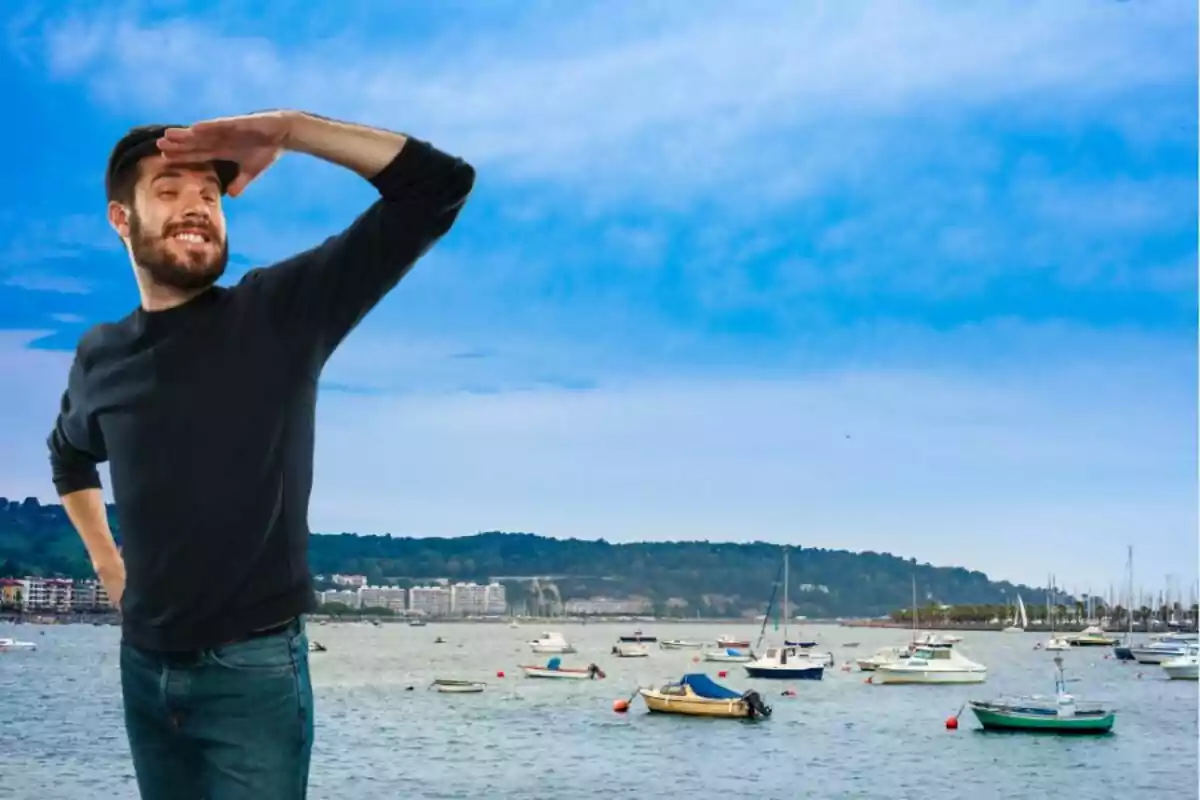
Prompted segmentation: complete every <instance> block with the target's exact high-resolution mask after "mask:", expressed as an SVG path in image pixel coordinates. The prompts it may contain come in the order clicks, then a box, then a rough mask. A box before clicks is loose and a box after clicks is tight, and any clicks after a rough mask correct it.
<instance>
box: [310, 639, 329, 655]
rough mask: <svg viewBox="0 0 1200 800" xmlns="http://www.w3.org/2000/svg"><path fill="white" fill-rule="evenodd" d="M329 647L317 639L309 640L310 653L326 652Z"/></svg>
mask: <svg viewBox="0 0 1200 800" xmlns="http://www.w3.org/2000/svg"><path fill="white" fill-rule="evenodd" d="M328 649H329V648H328V647H326V646H325V645H323V644H321V643H320V642H318V641H316V640H315V639H310V640H309V642H308V652H310V653H324V652H325V651H326V650H328Z"/></svg>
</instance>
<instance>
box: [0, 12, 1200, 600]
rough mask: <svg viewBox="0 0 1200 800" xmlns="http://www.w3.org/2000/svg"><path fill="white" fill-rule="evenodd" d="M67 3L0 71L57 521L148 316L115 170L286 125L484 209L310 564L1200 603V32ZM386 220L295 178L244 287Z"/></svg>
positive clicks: (382, 312)
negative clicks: (175, 135)
mask: <svg viewBox="0 0 1200 800" xmlns="http://www.w3.org/2000/svg"><path fill="white" fill-rule="evenodd" d="M44 5H45V4H33V3H30V4H28V5H27V6H21V5H20V4H18V3H13V4H7V5H6V9H8V10H9V11H8V13H9V14H10V16H9V18H8V19H7V20H6V25H5V27H4V30H3V35H4V39H3V45H4V46H3V48H2V49H0V70H2V72H0V74H2V75H3V76H4V83H5V86H6V91H7V93H8V94H9V95H10V96H11V95H15V97H14V98H11V99H10V100H9V102H8V107H9V108H10V109H15V110H19V113H20V116H19V117H18V120H19V122H18V123H17V124H10V125H8V126H5V127H4V128H3V129H2V130H0V141H2V142H3V144H4V145H6V146H7V147H8V148H9V150H10V152H12V153H14V154H15V155H14V157H13V158H11V159H10V162H9V164H8V165H7V171H8V175H9V181H10V182H9V186H10V187H11V188H10V193H9V198H10V199H9V202H8V203H6V204H5V207H4V208H3V210H0V370H2V371H3V374H4V375H5V376H6V378H5V380H6V383H8V384H9V387H11V389H12V390H11V391H8V390H7V389H8V388H9V387H6V391H5V392H3V393H2V396H0V419H3V420H4V422H3V426H2V427H3V429H2V430H0V494H7V495H9V496H24V495H28V494H34V495H39V496H41V497H43V498H45V499H51V498H52V495H53V491H52V488H51V486H50V483H49V476H48V474H47V466H46V458H45V452H44V444H43V441H44V437H45V433H46V431H48V429H49V426H50V425H51V423H52V421H53V415H54V413H55V409H56V402H57V398H58V394H59V392H61V390H62V387H63V384H64V381H65V375H66V369H67V365H68V363H69V358H70V350H71V348H73V346H74V343H75V341H76V340H77V338H78V337H79V335H80V333H81V332H82V331H83V330H85V329H86V328H87V326H89V325H91V324H94V323H96V322H98V321H102V320H107V319H113V318H117V317H120V316H122V315H124V314H125V313H127V312H128V311H129V310H130V309H131V308H133V306H134V304H135V303H136V294H135V287H134V283H133V279H132V275H131V273H130V269H129V266H128V263H127V261H126V260H125V256H124V253H123V251H122V250H121V248H120V245H119V242H118V241H117V239H116V237H115V235H114V234H113V233H111V231H109V230H108V229H107V227H106V224H105V221H104V198H103V185H102V174H103V166H104V161H105V158H106V157H107V153H108V150H109V148H110V147H111V146H112V143H113V142H114V141H115V140H116V139H117V138H118V137H119V136H120V135H121V133H123V132H124V130H125V129H126V128H128V127H129V126H131V125H135V124H142V123H145V122H149V121H158V122H175V121H184V122H187V121H191V120H195V119H201V118H204V117H209V116H217V115H225V114H231V113H239V112H246V111H252V110H256V109H262V108H273V107H292V108H299V109H303V110H310V111H314V112H317V113H321V114H326V115H330V116H334V117H338V118H346V119H351V120H354V121H359V122H365V123H369V124H377V125H382V126H386V127H391V128H394V129H399V130H403V131H406V132H409V133H412V134H414V135H417V136H420V137H422V138H426V139H429V140H431V141H433V142H435V143H436V144H438V145H439V146H440V147H442V148H443V149H446V150H448V151H451V152H453V153H455V154H459V155H462V156H464V157H465V158H467V159H468V160H470V161H471V162H472V163H473V164H475V165H476V167H477V169H478V171H479V178H478V181H477V184H476V187H477V188H476V190H475V194H474V195H473V197H472V199H471V201H470V203H469V205H468V207H467V209H466V210H465V211H464V213H463V214H462V216H461V217H460V219H459V222H458V224H457V226H456V228H455V229H454V230H453V231H452V233H451V234H450V235H449V236H448V237H447V239H446V240H445V241H444V242H442V243H441V244H440V245H439V246H438V247H437V248H436V249H435V250H434V251H433V252H432V253H431V254H430V255H429V256H428V257H427V258H426V259H425V260H424V261H423V262H422V264H421V265H420V266H419V267H418V268H417V269H416V270H415V271H414V272H413V273H412V274H411V275H410V276H409V278H407V279H406V280H405V282H404V283H403V284H401V286H400V287H399V288H398V289H397V290H396V291H395V292H394V293H393V294H392V295H391V296H390V297H389V298H388V299H387V300H386V301H385V302H384V303H383V304H382V305H381V306H380V307H379V308H378V309H377V310H376V312H375V313H374V314H373V315H372V316H371V317H369V318H368V320H367V321H366V322H365V323H364V324H363V325H362V326H361V327H360V328H359V329H358V330H357V331H356V332H355V333H354V334H353V335H352V336H351V338H350V339H349V340H347V342H346V343H345V345H344V346H343V348H342V350H341V351H339V352H338V354H337V355H336V356H335V358H334V359H333V361H332V362H331V363H330V365H329V367H328V369H327V371H326V373H325V376H324V379H325V381H324V391H323V393H322V396H321V399H320V404H319V417H320V428H319V431H318V446H317V483H316V487H315V490H314V496H313V502H312V514H311V521H312V525H313V528H314V530H318V531H341V530H353V531H360V532H367V531H371V532H384V531H387V532H394V533H397V534H417V535H420V534H429V535H434V534H437V535H457V534H464V533H471V532H474V531H476V530H481V529H483V530H490V529H502V530H526V531H536V532H540V533H545V534H550V535H555V536H580V537H588V538H591V537H597V536H604V537H606V538H608V539H610V540H614V541H628V540H635V539H679V538H712V539H734V540H738V539H742V540H745V539H765V540H771V541H779V542H784V541H786V542H792V543H799V544H804V545H808V546H822V547H838V548H849V549H854V550H859V549H875V550H886V551H890V552H893V553H896V554H900V555H904V556H914V557H916V558H918V559H920V560H928V561H931V562H933V563H938V564H962V565H966V566H969V567H973V568H977V569H982V570H984V571H987V572H989V573H991V574H993V575H996V576H1000V577H1004V578H1010V579H1014V580H1023V581H1028V582H1037V581H1041V579H1042V578H1043V577H1044V576H1045V575H1046V573H1049V572H1055V573H1057V574H1058V575H1059V576H1060V579H1061V580H1062V581H1063V582H1064V583H1065V584H1066V585H1067V587H1068V588H1074V589H1077V590H1086V589H1087V588H1088V587H1089V586H1090V587H1091V588H1092V589H1093V590H1096V591H1099V590H1102V589H1103V590H1107V588H1108V584H1109V582H1120V581H1121V580H1122V578H1121V575H1122V570H1123V567H1124V559H1125V555H1124V546H1125V545H1126V544H1127V543H1132V544H1134V545H1135V548H1136V551H1135V553H1136V555H1135V557H1136V559H1137V567H1138V577H1139V581H1138V582H1139V583H1143V584H1145V585H1147V586H1148V587H1149V586H1157V585H1159V584H1161V583H1163V581H1164V576H1165V575H1167V574H1174V575H1176V576H1180V577H1179V578H1178V580H1181V581H1182V582H1183V584H1184V585H1185V586H1186V585H1190V583H1191V582H1192V581H1194V580H1195V575H1196V563H1197V496H1196V478H1197V476H1196V437H1197V430H1196V381H1197V375H1196V363H1195V360H1196V321H1197V303H1196V291H1197V286H1196V277H1197V272H1196V255H1197V247H1196V245H1197V227H1196V217H1197V182H1196V170H1197V163H1196V162H1197V147H1196V136H1197V126H1196V112H1197V108H1196V97H1197V74H1196V45H1195V37H1196V12H1195V9H1194V4H1191V3H1184V2H1159V3H1144V2H1099V0H1094V1H1092V2H1075V1H1074V0H1054V2H1043V3H1029V2H1002V1H1000V0H997V2H990V3H985V4H964V3H957V2H942V3H936V2H929V3H920V2H912V3H910V2H905V3H900V2H878V3H872V4H869V5H868V4H865V3H863V4H855V3H803V4H800V3H797V4H782V3H766V2H741V3H738V4H731V3H717V2H708V1H707V0H689V2H687V3H681V2H680V3H654V4H643V5H644V6H645V7H644V8H642V9H637V10H635V9H634V8H633V4H621V6H620V9H621V10H620V11H619V12H618V11H614V9H615V8H616V6H614V5H613V4H610V3H601V2H578V3H572V4H570V5H568V4H562V3H549V2H516V1H515V0H508V1H507V2H497V3H489V4H486V7H485V4H482V3H467V2H456V3H384V2H361V3H358V4H356V5H355V6H354V8H355V10H352V11H347V10H346V9H345V8H335V7H334V6H333V5H328V4H327V5H325V6H321V5H314V4H308V3H305V4H301V3H298V2H279V3H272V4H271V10H270V11H269V12H263V13H253V14H252V13H250V12H247V11H246V10H245V9H244V8H243V7H242V6H244V5H248V4H238V3H232V2H217V3H205V4H200V3H197V2H186V1H185V0H176V1H174V2H158V3H154V2H138V3H123V4H122V3H112V2H105V3H100V2H73V3H70V4H66V3H62V4H51V6H50V8H51V10H50V11H46V10H45V9H44V8H39V6H44ZM347 5H350V4H347ZM568 8H569V9H570V12H569V13H568V11H567V9H568ZM68 9H69V10H68ZM370 200H371V190H370V189H369V187H368V186H366V185H365V184H364V183H363V182H362V181H361V180H359V179H358V178H356V177H354V176H353V175H350V174H348V173H344V172H342V171H340V170H338V169H336V168H333V167H330V166H327V165H323V164H320V163H317V162H315V161H312V160H310V159H306V158H304V157H301V156H290V157H288V158H286V159H285V160H283V161H281V162H280V163H279V164H277V165H276V166H275V167H274V168H273V169H272V170H271V171H270V172H269V173H268V174H267V175H266V176H264V177H263V178H262V179H261V180H260V181H259V182H257V183H256V184H255V185H254V186H253V187H252V188H251V190H250V191H249V192H247V194H246V195H245V196H244V197H242V198H240V199H238V200H236V201H231V202H230V203H228V205H227V214H228V215H229V223H230V246H231V250H232V251H233V253H234V256H233V260H232V263H233V266H232V268H231V270H230V273H229V277H228V280H230V281H232V280H236V279H237V277H238V276H239V275H240V274H241V273H242V272H243V271H244V270H245V269H246V268H248V267H249V266H252V265H258V264H265V263H270V262H271V261H273V260H275V259H278V258H281V257H283V256H286V255H288V254H290V253H292V252H294V251H296V250H298V249H301V248H304V247H307V246H309V245H311V244H313V243H315V242H317V241H319V240H320V239H322V238H323V237H324V236H326V235H328V234H330V233H332V232H334V231H336V230H338V229H339V228H340V227H341V226H343V225H345V224H346V223H347V222H349V221H350V220H351V219H352V218H353V217H354V216H355V215H356V214H357V213H358V212H359V211H360V210H361V209H362V208H364V207H365V205H366V204H368V203H369V202H370ZM198 490H200V491H202V490H203V489H202V487H198Z"/></svg>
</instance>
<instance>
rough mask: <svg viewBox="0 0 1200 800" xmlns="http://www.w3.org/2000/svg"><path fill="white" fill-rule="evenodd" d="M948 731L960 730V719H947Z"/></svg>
mask: <svg viewBox="0 0 1200 800" xmlns="http://www.w3.org/2000/svg"><path fill="white" fill-rule="evenodd" d="M946 730H948V731H956V730H958V717H946Z"/></svg>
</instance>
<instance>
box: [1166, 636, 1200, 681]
mask: <svg viewBox="0 0 1200 800" xmlns="http://www.w3.org/2000/svg"><path fill="white" fill-rule="evenodd" d="M1159 666H1161V667H1162V670H1163V672H1165V673H1166V674H1167V677H1168V678H1170V679H1171V680H1173V681H1194V680H1197V679H1198V678H1200V647H1197V646H1196V645H1189V646H1188V648H1187V650H1186V652H1184V654H1183V655H1181V656H1177V657H1175V658H1169V659H1167V660H1166V661H1164V662H1162V664H1160V665H1159Z"/></svg>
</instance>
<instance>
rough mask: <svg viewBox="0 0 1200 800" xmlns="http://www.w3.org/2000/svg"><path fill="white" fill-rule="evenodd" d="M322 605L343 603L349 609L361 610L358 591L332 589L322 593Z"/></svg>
mask: <svg viewBox="0 0 1200 800" xmlns="http://www.w3.org/2000/svg"><path fill="white" fill-rule="evenodd" d="M321 602H322V603H341V604H342V605H344V606H346V607H348V608H359V607H360V606H359V594H358V591H357V590H355V591H351V590H349V589H330V590H328V591H325V592H321Z"/></svg>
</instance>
